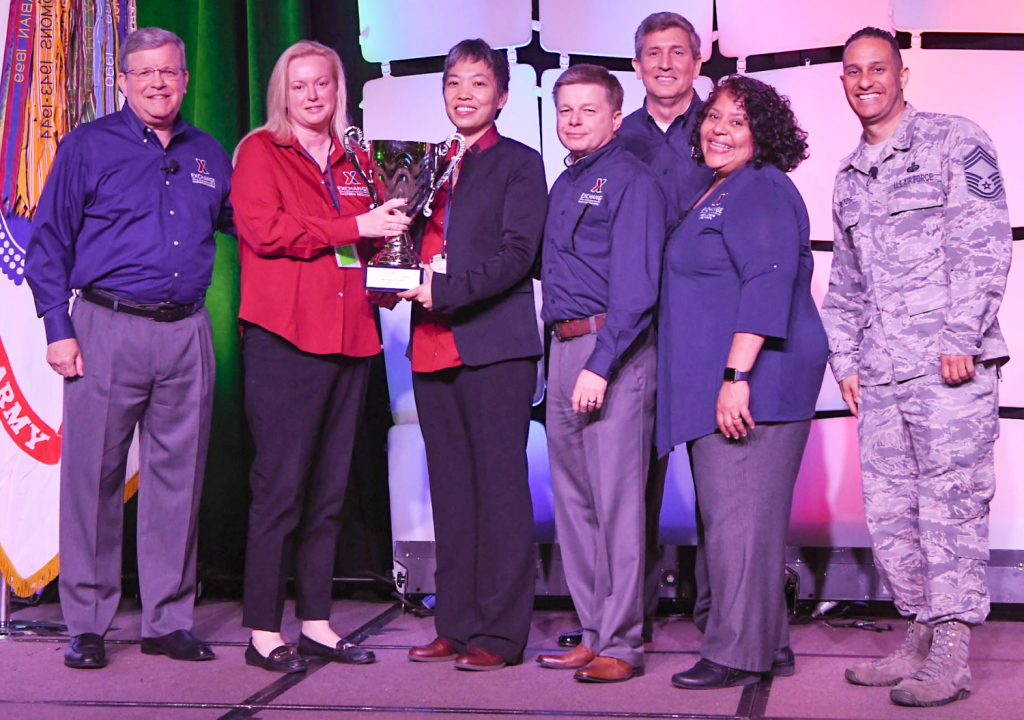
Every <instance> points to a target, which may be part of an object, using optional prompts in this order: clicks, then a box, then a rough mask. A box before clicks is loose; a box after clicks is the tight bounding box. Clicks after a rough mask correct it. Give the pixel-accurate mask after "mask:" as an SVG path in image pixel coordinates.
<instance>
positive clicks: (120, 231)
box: [25, 104, 231, 343]
mask: <svg viewBox="0 0 1024 720" xmlns="http://www.w3.org/2000/svg"><path fill="white" fill-rule="evenodd" d="M172 132H173V135H172V137H171V141H170V143H168V146H167V147H166V148H164V147H163V145H162V144H161V142H160V139H159V138H158V137H157V135H156V133H155V132H154V131H153V130H151V129H150V128H148V127H147V126H146V125H145V124H144V123H143V122H142V121H141V120H140V119H139V118H138V117H137V116H136V115H135V113H133V112H132V110H131V108H130V107H129V106H128V105H127V104H125V106H124V108H123V109H122V110H121V111H120V112H116V113H111V114H110V115H107V116H105V117H102V118H99V119H98V120H94V121H93V122H90V123H86V124H84V125H82V126H81V127H78V128H76V129H75V130H74V131H72V132H71V133H69V134H68V136H67V137H66V138H64V140H63V141H62V142H61V144H60V146H59V148H58V149H57V156H56V158H55V159H54V163H53V169H52V170H51V171H50V176H49V178H48V179H47V181H46V186H45V187H44V188H43V194H42V197H41V198H40V200H39V208H38V210H37V211H36V215H35V218H34V220H33V224H32V228H33V229H32V238H31V240H30V241H29V247H28V250H27V253H26V261H25V276H26V278H27V280H28V283H29V286H30V287H31V288H32V294H33V296H34V298H35V303H36V311H37V312H38V313H39V315H40V317H42V318H43V320H44V322H45V324H46V339H47V342H51V343H52V342H56V341H57V340H64V339H67V338H72V337H74V336H75V333H74V329H73V328H72V326H71V319H70V317H69V316H68V305H69V300H70V298H71V291H72V289H81V288H91V289H100V290H106V291H108V292H111V293H113V294H114V295H117V296H119V297H121V298H124V299H126V300H132V301H134V302H138V303H163V302H172V303H182V304H187V303H194V302H197V301H199V300H201V299H203V297H204V296H205V295H206V289H207V288H208V287H209V285H210V279H211V276H212V275H213V258H214V255H215V254H216V242H215V240H214V232H215V231H216V230H229V229H230V228H231V205H230V203H229V202H228V194H229V192H230V178H231V159H230V158H229V157H228V155H227V153H225V152H224V149H223V148H222V147H221V146H220V143H218V142H217V141H216V140H215V139H214V138H213V137H211V136H210V135H207V134H206V133H204V132H202V131H201V130H197V129H196V128H194V127H192V126H191V125H189V124H188V123H186V122H185V121H184V120H182V119H181V117H180V116H179V117H178V119H177V120H176V121H175V123H174V128H173V131H172Z"/></svg>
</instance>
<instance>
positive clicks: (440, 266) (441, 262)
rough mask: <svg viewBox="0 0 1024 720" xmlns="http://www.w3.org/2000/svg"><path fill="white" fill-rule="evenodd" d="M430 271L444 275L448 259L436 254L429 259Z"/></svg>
mask: <svg viewBox="0 0 1024 720" xmlns="http://www.w3.org/2000/svg"><path fill="white" fill-rule="evenodd" d="M430 269H431V270H433V271H434V272H436V273H440V274H441V275H445V274H447V272H448V257H447V256H446V255H442V254H440V253H438V254H437V255H435V256H434V257H432V258H430Z"/></svg>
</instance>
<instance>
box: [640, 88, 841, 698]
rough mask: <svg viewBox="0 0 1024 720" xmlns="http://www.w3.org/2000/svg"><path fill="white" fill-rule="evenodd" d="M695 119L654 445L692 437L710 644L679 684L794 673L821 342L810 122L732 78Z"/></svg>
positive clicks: (667, 307) (823, 355) (673, 258)
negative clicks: (790, 598) (696, 186)
mask: <svg viewBox="0 0 1024 720" xmlns="http://www.w3.org/2000/svg"><path fill="white" fill-rule="evenodd" d="M702 115H703V117H702V118H701V119H700V121H699V123H698V125H697V126H696V127H695V129H694V137H693V143H694V145H695V146H696V150H697V152H698V156H699V157H700V158H701V159H702V160H703V162H704V163H706V164H707V165H708V167H710V168H711V169H712V170H714V171H715V176H714V180H713V181H712V183H711V186H710V187H709V188H708V189H707V190H706V191H705V192H704V193H703V194H702V195H701V196H700V197H699V198H698V197H695V198H693V199H692V202H693V203H695V204H693V209H692V210H691V211H690V212H689V213H687V215H686V217H685V218H684V219H683V221H682V223H681V224H680V225H679V226H678V227H677V228H676V230H675V231H674V232H673V234H672V236H671V237H670V238H669V241H668V244H667V246H666V249H665V259H664V265H663V274H662V294H661V306H660V317H659V328H660V337H659V346H658V416H657V423H656V428H657V429H656V433H657V443H658V451H659V453H660V454H661V455H664V454H666V453H668V452H669V451H670V450H672V449H673V448H674V447H675V446H677V445H680V444H682V443H686V446H687V450H688V452H689V454H690V463H691V467H692V469H693V480H694V485H695V487H696V493H697V505H698V508H699V513H698V514H699V517H698V538H699V540H698V545H699V553H698V554H699V562H698V578H697V580H698V592H699V596H698V601H697V607H696V608H695V610H694V621H695V622H696V623H697V626H698V628H700V629H701V630H702V631H703V633H704V640H703V643H702V646H701V660H700V661H699V662H698V663H697V664H696V665H695V666H694V667H693V668H692V669H690V670H688V671H686V672H682V673H679V674H677V675H675V676H673V678H672V682H673V684H674V685H676V686H677V687H682V688H709V687H728V686H732V685H746V684H750V683H754V682H757V680H758V679H759V678H760V676H761V674H762V673H765V672H773V673H774V674H777V675H788V674H792V672H793V670H794V659H793V654H792V651H791V650H790V648H789V633H788V617H787V614H786V604H785V597H784V588H783V585H784V569H783V567H784V553H785V547H786V531H787V529H788V526H789V514H790V507H791V505H792V499H793V486H794V484H795V482H796V476H797V471H798V470H799V468H800V460H801V457H802V456H803V452H804V446H805V445H806V443H807V436H808V433H809V432H810V427H811V418H812V417H813V416H814V405H815V401H816V399H817V397H818V391H819V390H820V388H821V382H822V377H823V375H824V372H825V361H826V359H827V355H828V342H827V340H826V337H825V331H824V329H823V327H822V324H821V319H820V318H819V316H818V311H817V309H816V308H815V306H814V303H813V301H812V299H811V270H812V266H813V260H812V257H811V248H810V242H809V240H808V237H809V224H808V220H807V209H806V208H805V207H804V203H803V200H802V199H801V197H800V194H799V192H797V189H796V187H795V186H794V185H793V183H792V181H790V179H789V178H788V177H787V176H786V173H788V172H789V171H791V170H793V168H795V167H796V166H797V165H798V164H799V163H800V162H801V161H802V160H803V159H804V158H805V157H806V156H807V143H806V137H807V133H805V132H804V131H803V130H801V129H800V127H799V126H798V125H797V123H796V118H795V117H794V116H793V111H792V110H791V108H790V106H789V101H788V100H787V99H785V98H782V97H780V96H779V95H778V94H777V93H776V92H775V90H774V89H773V88H771V87H770V86H768V85H765V84H764V83H761V82H759V81H757V80H754V79H752V78H748V77H743V76H731V77H728V78H726V79H725V80H724V81H723V82H722V83H721V84H720V85H719V86H718V87H717V88H716V89H715V91H714V92H713V93H712V94H711V96H710V97H709V98H708V101H707V104H706V105H705V107H704V110H703V113H702Z"/></svg>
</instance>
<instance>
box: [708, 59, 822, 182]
mask: <svg viewBox="0 0 1024 720" xmlns="http://www.w3.org/2000/svg"><path fill="white" fill-rule="evenodd" d="M723 94H728V95H731V96H732V97H733V99H734V100H735V101H736V103H737V104H738V105H740V106H741V107H742V108H743V110H744V112H746V114H747V119H748V121H749V122H750V134H751V135H752V136H753V138H754V157H753V160H752V162H753V163H754V167H758V168H759V167H761V166H762V165H765V164H766V163H767V164H768V165H774V166H775V167H777V168H778V169H779V170H781V171H782V172H786V173H788V172H792V171H793V170H795V169H796V167H797V166H798V165H799V164H800V163H801V162H803V161H804V160H806V159H807V156H808V152H807V133H806V132H805V131H804V130H801V129H800V125H799V124H797V121H796V116H795V115H794V114H793V108H792V107H790V105H789V98H788V97H786V96H785V95H779V93H778V92H776V91H775V88H773V87H772V86H771V85H766V84H765V83H763V82H761V81H760V80H755V79H754V78H752V77H748V76H746V75H729V76H728V77H725V78H722V80H721V81H720V82H719V83H718V85H717V86H716V87H715V89H714V90H712V91H711V95H709V96H708V99H707V102H706V103H704V107H703V108H701V111H700V115H699V116H698V117H697V122H696V123H695V124H694V126H693V134H692V135H691V136H690V142H691V143H692V144H693V147H694V157H696V158H697V160H698V161H699V162H700V163H703V162H704V152H703V151H702V150H701V146H700V128H701V125H703V124H704V118H706V117H707V116H708V111H710V110H711V106H712V105H714V104H715V100H717V99H718V98H719V97H721V96H722V95H723Z"/></svg>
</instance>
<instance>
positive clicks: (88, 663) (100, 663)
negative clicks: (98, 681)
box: [64, 633, 107, 670]
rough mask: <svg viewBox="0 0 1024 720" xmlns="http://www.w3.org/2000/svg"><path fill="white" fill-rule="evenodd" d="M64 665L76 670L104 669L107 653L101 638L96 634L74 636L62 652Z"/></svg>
mask: <svg viewBox="0 0 1024 720" xmlns="http://www.w3.org/2000/svg"><path fill="white" fill-rule="evenodd" d="M64 664H65V665H67V666H68V667H69V668H76V669H78V670H99V669H100V668H101V667H106V664H107V651H106V649H105V648H104V647H103V636H102V635H97V634H96V633H82V634H81V635H75V636H74V637H73V638H71V642H70V643H69V644H68V649H67V650H65V651H64Z"/></svg>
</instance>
